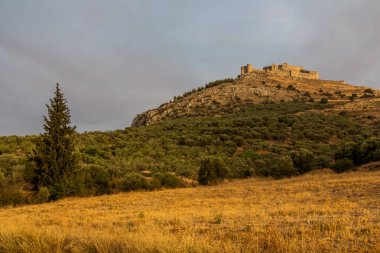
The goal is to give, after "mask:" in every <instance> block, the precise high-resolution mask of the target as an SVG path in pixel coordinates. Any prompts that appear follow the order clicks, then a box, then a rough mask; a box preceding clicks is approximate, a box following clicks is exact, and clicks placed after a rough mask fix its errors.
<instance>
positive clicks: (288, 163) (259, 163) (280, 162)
mask: <svg viewBox="0 0 380 253" xmlns="http://www.w3.org/2000/svg"><path fill="white" fill-rule="evenodd" d="M254 166H255V169H256V174H257V175H259V176H264V177H273V178H275V179H280V178H284V177H291V176H295V175H297V174H298V172H297V170H296V169H295V168H294V166H293V161H292V159H291V158H290V157H289V156H287V155H281V156H276V155H270V156H269V157H265V158H262V159H257V160H255V161H254Z"/></svg>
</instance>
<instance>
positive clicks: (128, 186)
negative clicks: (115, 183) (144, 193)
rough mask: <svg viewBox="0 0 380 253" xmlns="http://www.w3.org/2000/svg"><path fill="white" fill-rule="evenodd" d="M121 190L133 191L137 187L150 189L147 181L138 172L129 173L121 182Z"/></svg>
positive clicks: (137, 188)
mask: <svg viewBox="0 0 380 253" xmlns="http://www.w3.org/2000/svg"><path fill="white" fill-rule="evenodd" d="M121 189H122V190H123V191H133V190H139V189H146V190H149V189H151V187H150V185H149V182H148V181H147V180H146V179H145V178H144V177H143V176H142V175H141V174H140V173H129V174H127V175H126V176H125V177H124V179H123V180H122V182H121Z"/></svg>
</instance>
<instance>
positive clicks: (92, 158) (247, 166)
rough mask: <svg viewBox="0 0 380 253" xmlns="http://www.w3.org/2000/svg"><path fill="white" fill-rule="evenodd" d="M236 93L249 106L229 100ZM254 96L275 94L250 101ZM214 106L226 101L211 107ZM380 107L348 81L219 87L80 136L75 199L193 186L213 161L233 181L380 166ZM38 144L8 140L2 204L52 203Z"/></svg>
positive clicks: (232, 82)
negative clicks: (43, 187) (35, 159)
mask: <svg viewBox="0 0 380 253" xmlns="http://www.w3.org/2000/svg"><path fill="white" fill-rule="evenodd" d="M260 78H261V79H260ZM252 82H254V84H252ZM255 85H256V86H257V87H255ZM234 90H235V91H236V92H237V93H236V94H240V95H239V99H237V98H236V97H231V95H226V94H225V91H226V92H227V91H230V92H234ZM252 90H254V91H258V90H261V91H263V90H265V91H268V92H267V93H265V94H267V95H265V96H264V95H260V94H261V93H257V94H256V95H252V94H253V93H249V94H251V97H250V96H248V95H246V97H243V94H245V93H247V92H251V91H252ZM243 91H244V92H243ZM207 94H209V95H210V94H211V95H210V96H211V97H209V98H208V100H207V99H206V97H207V96H208V95H207ZM231 94H232V93H231ZM262 94H264V93H262ZM347 97H349V99H347ZM232 98H233V99H232ZM202 99H203V100H202ZM209 99H219V100H218V101H219V102H214V103H211V105H210V106H208V105H206V104H204V103H206V102H207V101H210V100H209ZM250 99H251V100H250ZM191 101H193V102H194V103H199V104H197V105H198V106H193V105H192V104H191V103H193V102H191ZM202 101H203V102H202ZM211 101H212V100H211ZM186 103H190V104H189V105H191V106H190V107H189V108H188V110H187V109H186V110H184V111H183V114H181V113H178V112H179V111H180V108H182V105H183V104H186ZM207 103H208V102H207ZM169 107H171V108H172V109H170V110H169V109H167V108H169ZM174 109H176V111H177V113H174ZM379 109H380V98H379V97H378V91H377V90H373V89H369V88H366V87H356V86H351V85H347V84H344V83H342V82H334V81H324V80H310V79H301V78H294V77H285V76H278V75H272V74H270V73H261V72H259V73H249V74H246V75H243V76H241V77H239V78H238V79H227V80H223V81H216V82H211V83H209V84H208V85H206V87H203V88H199V89H198V91H193V92H190V93H186V94H185V95H184V96H182V97H179V98H178V97H177V98H176V99H175V101H173V102H170V103H168V104H167V105H165V106H162V107H161V109H160V108H159V109H155V110H152V111H151V112H148V113H147V114H145V115H148V114H151V115H153V114H154V115H156V116H155V117H151V116H149V117H148V118H147V119H148V121H144V120H142V121H135V122H140V123H141V127H127V128H125V129H121V130H115V131H106V132H85V133H81V134H77V136H76V140H75V142H76V150H75V153H76V156H77V157H78V159H79V160H80V168H79V171H78V189H77V192H75V193H73V194H75V195H81V196H89V195H99V194H111V193H118V192H123V191H131V190H138V189H145V190H155V189H161V188H175V187H193V186H196V185H197V184H198V182H197V181H198V172H199V168H200V164H201V163H202V161H204V160H206V159H208V158H209V157H211V158H215V159H218V160H219V161H222V163H223V167H224V168H225V170H224V173H225V174H224V177H225V178H229V179H233V178H247V177H273V178H284V177H290V176H298V175H302V174H305V173H307V172H310V171H313V170H317V169H321V168H326V167H330V168H334V169H335V170H336V171H339V172H341V171H346V170H352V169H355V167H357V166H360V165H362V164H366V163H369V162H372V161H378V160H380V152H379V151H380V137H379V136H380V114H379V113H380V110H379ZM160 111H161V112H160ZM166 112H167V113H166ZM155 113H157V114H155ZM142 118H144V117H142ZM144 122H145V123H144ZM145 125H147V126H145ZM36 138H37V136H24V137H23V136H8V137H0V189H1V191H0V206H4V205H18V204H25V203H39V202H43V201H46V199H44V198H41V196H40V195H39V193H36V192H34V191H32V188H31V184H30V182H31V180H32V174H31V171H32V170H33V169H34V166H35V165H34V164H33V163H31V162H30V161H28V157H29V156H30V154H32V153H33V148H34V140H35V139H36ZM371 168H372V167H371ZM372 169H376V167H373V168H372ZM42 196H43V195H42Z"/></svg>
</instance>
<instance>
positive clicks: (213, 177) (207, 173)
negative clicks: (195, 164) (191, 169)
mask: <svg viewBox="0 0 380 253" xmlns="http://www.w3.org/2000/svg"><path fill="white" fill-rule="evenodd" d="M226 176H227V170H226V167H225V165H224V163H223V161H222V160H221V159H219V158H215V157H208V158H206V159H204V160H202V161H201V166H200V168H199V172H198V182H199V184H201V185H209V184H215V183H217V182H218V181H220V180H223V179H224V178H225V177H226Z"/></svg>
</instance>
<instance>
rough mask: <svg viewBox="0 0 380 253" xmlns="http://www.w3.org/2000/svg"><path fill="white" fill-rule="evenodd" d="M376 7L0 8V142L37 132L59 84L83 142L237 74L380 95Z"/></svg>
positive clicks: (143, 1)
mask: <svg viewBox="0 0 380 253" xmlns="http://www.w3.org/2000/svg"><path fill="white" fill-rule="evenodd" d="M379 9H380V2H379V1H372V0H362V1H355V0H336V1H327V0H321V1H314V3H309V1H307V2H306V1H301V0H291V1H285V0H278V1H275V0H270V1H248V0H247V1H226V0H218V1H216V0H210V1H200V0H194V1H175V0H166V1H164V0H162V1H160V0H158V1H148V0H127V1H121V0H108V1H101V0H91V1H90V0H81V1H77V0H66V1H51V0H37V1H27V0H19V1H6V0H0V119H1V120H0V135H10V134H35V133H39V132H41V131H42V116H43V115H44V114H46V108H45V104H46V103H48V99H49V98H50V97H51V96H52V95H53V91H54V87H55V83H57V82H59V83H60V84H61V88H62V90H63V92H64V94H65V96H66V98H67V100H68V102H69V107H70V109H71V112H72V121H73V123H74V124H75V125H77V127H78V129H79V130H80V131H92V130H113V129H118V128H125V127H127V126H129V125H130V123H131V121H132V119H133V117H134V116H135V115H136V114H137V113H140V112H142V111H144V110H147V109H149V108H152V107H156V106H158V105H160V104H161V103H163V102H166V101H168V100H170V99H171V98H172V97H173V96H175V95H179V94H182V93H183V92H184V91H187V90H190V89H192V88H194V87H197V86H199V85H203V84H204V83H206V82H208V81H212V80H215V79H221V78H224V77H233V76H236V74H238V72H239V68H240V66H241V65H243V64H246V63H252V64H253V65H255V66H258V67H261V66H263V65H267V64H271V63H281V62H285V61H286V62H289V63H292V64H296V65H302V66H304V67H305V68H309V69H317V70H319V71H320V73H321V78H324V79H338V80H340V79H344V80H346V81H347V82H349V83H352V84H358V85H367V86H370V87H374V88H380V76H379V75H378V73H380V63H379V61H378V59H379V58H380V33H378V32H377V28H376V27H377V24H378V23H379V22H380V16H379V15H378V10H379Z"/></svg>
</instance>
